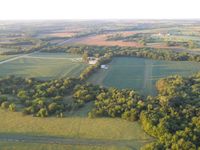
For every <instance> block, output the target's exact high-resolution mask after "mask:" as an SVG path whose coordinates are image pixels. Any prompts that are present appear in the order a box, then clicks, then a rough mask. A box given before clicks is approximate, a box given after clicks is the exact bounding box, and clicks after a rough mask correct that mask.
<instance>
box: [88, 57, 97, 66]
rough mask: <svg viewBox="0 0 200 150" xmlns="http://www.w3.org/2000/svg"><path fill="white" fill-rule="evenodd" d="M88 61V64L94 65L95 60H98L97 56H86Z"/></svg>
mask: <svg viewBox="0 0 200 150" xmlns="http://www.w3.org/2000/svg"><path fill="white" fill-rule="evenodd" d="M88 60H89V61H88V63H89V64H90V65H94V64H96V63H97V61H98V58H96V57H88Z"/></svg>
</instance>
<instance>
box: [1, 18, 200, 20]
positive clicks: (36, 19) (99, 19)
mask: <svg viewBox="0 0 200 150" xmlns="http://www.w3.org/2000/svg"><path fill="white" fill-rule="evenodd" d="M67 20H69V21H103V20H113V21H118V20H119V21H120V20H180V21H181V20H190V21H191V20H199V21H200V18H162V19H161V18H126V19H125V18H121V19H120V18H116V19H115V18H110V19H109V18H106V19H103V18H102V19H95V18H94V19H67V18H66V19H1V18H0V21H67Z"/></svg>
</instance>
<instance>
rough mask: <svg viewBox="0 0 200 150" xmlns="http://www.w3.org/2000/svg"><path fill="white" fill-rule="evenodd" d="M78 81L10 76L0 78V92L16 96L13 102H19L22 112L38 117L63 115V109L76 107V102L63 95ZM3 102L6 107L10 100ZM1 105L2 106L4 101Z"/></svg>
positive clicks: (68, 92) (69, 91)
mask: <svg viewBox="0 0 200 150" xmlns="http://www.w3.org/2000/svg"><path fill="white" fill-rule="evenodd" d="M80 83H81V81H80V80H79V79H76V78H68V79H65V78H63V79H59V80H51V81H38V80H36V79H31V78H29V79H24V78H19V77H18V78H17V77H14V76H10V77H8V78H5V79H1V80H0V93H1V95H12V96H14V97H17V100H15V101H13V102H14V104H15V103H16V104H20V107H21V108H23V114H32V115H34V116H38V117H47V116H49V115H57V116H63V112H64V111H67V110H71V109H72V108H73V107H76V106H75V105H76V103H74V104H69V103H67V102H66V101H65V100H64V96H65V95H68V94H70V93H71V92H72V91H73V89H74V87H75V86H76V85H77V84H80ZM5 102H6V105H5V107H7V105H8V104H10V102H9V101H5ZM1 105H3V106H2V107H4V101H2V104H1ZM12 105H13V104H12ZM9 107H11V106H9Z"/></svg>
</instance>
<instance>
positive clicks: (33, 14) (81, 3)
mask: <svg viewBox="0 0 200 150" xmlns="http://www.w3.org/2000/svg"><path fill="white" fill-rule="evenodd" d="M199 6H200V0H0V20H33V19H36V20H38V19H41V20H43V19H52V20H54V19H195V18H196V19H197V18H198V19H199V18H200V9H199Z"/></svg>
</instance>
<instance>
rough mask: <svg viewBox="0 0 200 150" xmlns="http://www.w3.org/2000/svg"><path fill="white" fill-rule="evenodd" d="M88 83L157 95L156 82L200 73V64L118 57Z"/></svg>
mask: <svg viewBox="0 0 200 150" xmlns="http://www.w3.org/2000/svg"><path fill="white" fill-rule="evenodd" d="M108 66H109V67H108V70H104V69H101V70H99V71H98V72H97V73H96V74H94V75H92V76H91V77H90V79H89V80H88V81H90V82H92V83H95V84H100V85H103V86H107V87H111V86H112V87H117V88H134V89H136V90H138V91H139V92H141V93H143V94H155V82H156V81H157V80H158V79H160V78H163V77H167V76H169V75H174V74H178V75H183V76H187V75H190V74H192V73H194V72H197V71H200V63H197V62H186V61H160V60H151V59H146V58H134V57H116V58H114V59H113V60H112V62H111V63H110V64H109V65H108Z"/></svg>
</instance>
